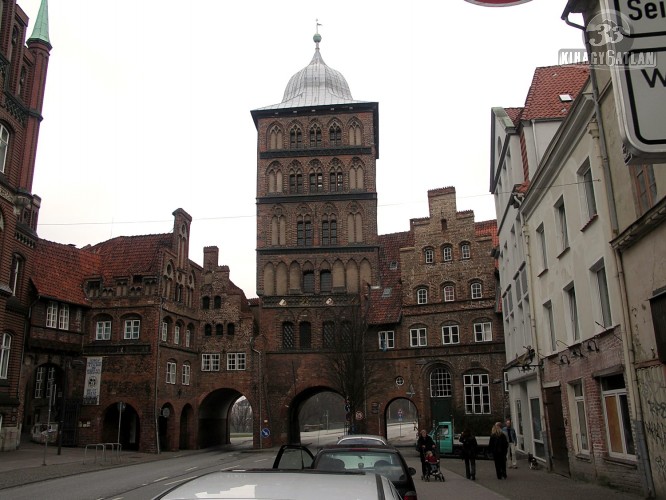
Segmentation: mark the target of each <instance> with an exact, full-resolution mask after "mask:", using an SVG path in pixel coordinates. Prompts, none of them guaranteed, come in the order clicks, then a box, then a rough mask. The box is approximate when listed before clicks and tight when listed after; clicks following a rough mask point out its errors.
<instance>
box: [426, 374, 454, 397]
mask: <svg viewBox="0 0 666 500" xmlns="http://www.w3.org/2000/svg"><path fill="white" fill-rule="evenodd" d="M452 394H453V391H452V387H451V374H450V373H449V371H448V370H447V369H445V368H435V369H434V370H433V371H431V372H430V397H431V398H450V397H451V395H452Z"/></svg>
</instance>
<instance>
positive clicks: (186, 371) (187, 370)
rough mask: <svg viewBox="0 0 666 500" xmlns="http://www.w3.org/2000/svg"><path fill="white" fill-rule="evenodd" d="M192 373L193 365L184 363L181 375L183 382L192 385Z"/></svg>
mask: <svg viewBox="0 0 666 500" xmlns="http://www.w3.org/2000/svg"><path fill="white" fill-rule="evenodd" d="M191 374H192V367H191V366H190V364H189V363H183V373H182V376H181V379H180V380H181V384H183V385H190V376H191Z"/></svg>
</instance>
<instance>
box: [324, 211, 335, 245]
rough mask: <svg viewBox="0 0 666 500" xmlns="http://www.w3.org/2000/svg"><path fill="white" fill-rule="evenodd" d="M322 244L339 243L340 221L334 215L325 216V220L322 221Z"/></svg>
mask: <svg viewBox="0 0 666 500" xmlns="http://www.w3.org/2000/svg"><path fill="white" fill-rule="evenodd" d="M321 244H322V245H337V244H338V222H337V221H336V220H335V217H334V216H324V220H322V222H321Z"/></svg>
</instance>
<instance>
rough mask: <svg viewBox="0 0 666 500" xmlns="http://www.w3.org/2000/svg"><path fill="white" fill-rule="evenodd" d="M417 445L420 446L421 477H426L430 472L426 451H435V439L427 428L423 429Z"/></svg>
mask: <svg viewBox="0 0 666 500" xmlns="http://www.w3.org/2000/svg"><path fill="white" fill-rule="evenodd" d="M416 444H417V446H418V447H419V455H420V457H421V471H422V474H421V479H425V477H426V475H427V474H428V465H427V463H426V452H428V451H431V452H432V453H433V454H434V453H435V441H433V439H432V438H431V437H430V436H428V433H427V432H426V430H425V429H421V435H420V436H419V440H418V441H417V443H416Z"/></svg>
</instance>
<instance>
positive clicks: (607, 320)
mask: <svg viewBox="0 0 666 500" xmlns="http://www.w3.org/2000/svg"><path fill="white" fill-rule="evenodd" d="M590 271H591V272H592V275H593V281H594V283H595V285H596V286H594V287H593V288H594V289H595V290H596V292H597V293H596V295H597V299H598V300H597V310H598V313H597V314H595V316H596V318H595V321H596V322H597V323H598V324H599V325H602V326H603V327H604V328H608V327H609V326H611V325H612V324H613V318H612V315H611V306H610V297H609V295H608V280H607V279H606V266H605V265H604V260H603V259H601V260H600V261H599V262H597V263H596V264H595V265H594V266H592V268H591V269H590Z"/></svg>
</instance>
